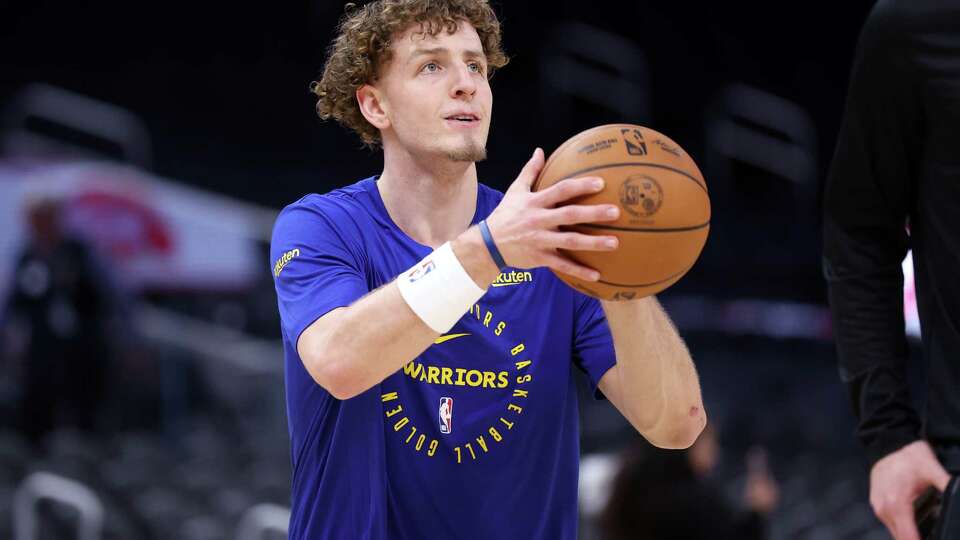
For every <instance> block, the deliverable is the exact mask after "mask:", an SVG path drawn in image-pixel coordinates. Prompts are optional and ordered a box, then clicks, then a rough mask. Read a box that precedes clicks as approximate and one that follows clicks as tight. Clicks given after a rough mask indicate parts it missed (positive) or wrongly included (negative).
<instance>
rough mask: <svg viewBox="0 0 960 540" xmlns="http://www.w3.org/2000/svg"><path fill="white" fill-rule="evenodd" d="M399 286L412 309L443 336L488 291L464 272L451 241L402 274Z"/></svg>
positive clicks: (398, 282)
mask: <svg viewBox="0 0 960 540" xmlns="http://www.w3.org/2000/svg"><path fill="white" fill-rule="evenodd" d="M397 286H398V287H400V295H401V296H403V299H404V300H405V301H406V302H407V305H408V306H410V309H412V310H413V312H414V313H416V314H417V316H418V317H420V319H422V320H423V322H424V323H426V325H427V326H429V327H430V328H432V329H433V330H434V331H435V332H439V333H441V334H442V333H444V332H446V331H448V330H450V329H451V328H453V325H454V324H456V323H457V321H458V320H460V317H463V314H464V313H466V312H467V310H469V309H470V308H471V307H472V306H473V305H474V304H475V303H476V302H477V300H480V297H481V296H483V294H484V292H486V291H484V290H483V289H481V288H480V287H478V286H477V284H476V283H474V281H473V278H471V277H470V274H467V271H466V270H464V269H463V265H462V264H460V261H459V260H458V259H457V256H456V255H455V254H454V253H453V248H452V247H451V246H450V242H447V243H446V244H444V245H442V246H440V247H438V248H437V249H435V250H434V251H433V253H431V254H429V255H427V256H426V257H424V258H423V260H422V261H420V262H418V263H417V264H415V265H413V267H412V268H410V269H409V270H407V271H406V272H404V273H402V274H400V275H399V276H398V277H397Z"/></svg>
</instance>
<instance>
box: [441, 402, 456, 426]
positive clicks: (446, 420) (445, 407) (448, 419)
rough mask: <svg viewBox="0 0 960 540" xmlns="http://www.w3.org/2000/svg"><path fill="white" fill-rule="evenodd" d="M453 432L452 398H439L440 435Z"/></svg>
mask: <svg viewBox="0 0 960 540" xmlns="http://www.w3.org/2000/svg"><path fill="white" fill-rule="evenodd" d="M451 431H453V398H451V397H442V398H440V433H450V432H451Z"/></svg>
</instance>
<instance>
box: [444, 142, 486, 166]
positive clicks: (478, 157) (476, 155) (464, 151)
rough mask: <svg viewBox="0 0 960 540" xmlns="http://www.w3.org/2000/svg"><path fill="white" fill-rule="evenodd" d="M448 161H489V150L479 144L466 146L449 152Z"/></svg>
mask: <svg viewBox="0 0 960 540" xmlns="http://www.w3.org/2000/svg"><path fill="white" fill-rule="evenodd" d="M447 159H449V160H450V161H459V162H470V163H475V162H477V161H483V160H485V159H487V149H486V148H485V147H483V146H482V145H479V144H465V145H462V146H459V147H457V148H453V149H450V150H448V151H447Z"/></svg>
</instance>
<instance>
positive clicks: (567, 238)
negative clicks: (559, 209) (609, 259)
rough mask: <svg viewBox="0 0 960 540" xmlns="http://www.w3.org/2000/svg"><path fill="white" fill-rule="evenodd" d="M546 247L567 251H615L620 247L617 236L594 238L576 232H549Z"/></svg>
mask: <svg viewBox="0 0 960 540" xmlns="http://www.w3.org/2000/svg"><path fill="white" fill-rule="evenodd" d="M544 242H545V246H544V247H549V248H554V249H565V250H567V251H613V250H615V249H617V247H618V246H619V245H620V240H619V239H618V238H617V237H616V236H593V235H589V234H581V233H576V232H548V233H545V234H544Z"/></svg>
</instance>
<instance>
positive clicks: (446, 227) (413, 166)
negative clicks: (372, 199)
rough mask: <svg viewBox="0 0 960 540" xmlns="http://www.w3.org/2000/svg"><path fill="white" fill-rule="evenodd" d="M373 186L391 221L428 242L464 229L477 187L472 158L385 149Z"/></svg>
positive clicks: (473, 207)
mask: <svg viewBox="0 0 960 540" xmlns="http://www.w3.org/2000/svg"><path fill="white" fill-rule="evenodd" d="M377 188H378V189H379V190H380V196H381V198H383V204H384V205H385V206H386V208H387V213H388V214H390V218H391V219H393V222H394V223H396V224H397V226H398V227H400V229H401V230H402V231H403V232H405V233H406V234H407V236H409V237H410V238H412V239H413V240H415V241H417V242H419V243H421V244H424V245H427V246H430V247H433V248H436V247H439V246H440V245H442V244H443V243H444V242H446V241H448V240H452V239H454V238H456V237H457V236H458V235H459V234H460V233H462V232H463V231H465V230H467V228H468V227H469V226H470V222H471V220H472V219H473V216H474V214H475V213H476V206H477V189H479V188H478V187H477V168H476V165H475V164H473V163H467V162H451V161H449V160H447V159H443V158H432V159H417V158H415V157H413V156H410V155H409V154H404V155H403V156H398V155H396V154H395V153H388V152H385V153H384V168H383V174H381V175H380V179H379V180H378V181H377Z"/></svg>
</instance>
